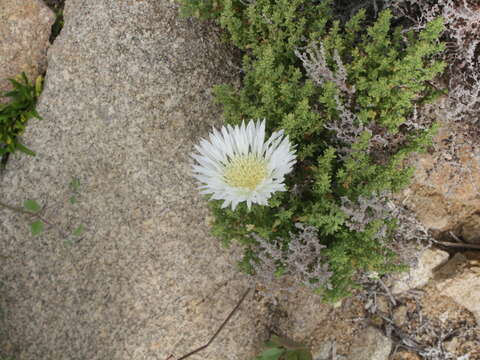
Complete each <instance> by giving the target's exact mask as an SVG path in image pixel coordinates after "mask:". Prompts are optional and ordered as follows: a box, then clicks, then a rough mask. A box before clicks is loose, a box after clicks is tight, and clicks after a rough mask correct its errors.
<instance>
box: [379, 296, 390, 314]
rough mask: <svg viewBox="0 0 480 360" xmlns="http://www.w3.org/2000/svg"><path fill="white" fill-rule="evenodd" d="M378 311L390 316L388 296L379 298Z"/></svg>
mask: <svg viewBox="0 0 480 360" xmlns="http://www.w3.org/2000/svg"><path fill="white" fill-rule="evenodd" d="M377 310H378V311H380V312H381V313H383V314H390V302H389V301H388V299H387V297H386V296H378V297H377Z"/></svg>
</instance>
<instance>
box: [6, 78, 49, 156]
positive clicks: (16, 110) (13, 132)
mask: <svg viewBox="0 0 480 360" xmlns="http://www.w3.org/2000/svg"><path fill="white" fill-rule="evenodd" d="M10 82H11V83H12V86H13V90H12V91H8V92H6V93H4V94H0V97H4V98H10V99H9V101H7V102H6V103H4V104H2V103H0V157H1V158H2V165H4V164H5V162H6V159H7V156H8V154H10V153H13V152H15V151H17V150H20V151H22V152H24V153H26V154H29V155H35V153H34V152H33V151H32V150H30V149H28V148H27V147H26V146H24V145H23V144H22V143H21V142H20V139H19V137H20V136H21V135H22V134H23V132H24V131H25V127H26V125H27V122H28V120H30V119H31V118H37V119H40V118H41V117H40V115H38V113H37V111H36V110H35V106H36V105H37V99H38V96H40V93H41V91H42V78H41V77H39V78H38V79H37V81H36V82H35V83H31V82H30V81H29V80H28V79H27V76H26V75H25V73H22V74H21V76H19V77H18V78H17V79H10Z"/></svg>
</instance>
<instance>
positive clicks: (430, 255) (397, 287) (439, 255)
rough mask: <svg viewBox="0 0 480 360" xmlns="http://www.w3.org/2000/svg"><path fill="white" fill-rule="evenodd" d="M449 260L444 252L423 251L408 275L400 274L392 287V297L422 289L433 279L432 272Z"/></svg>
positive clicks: (436, 250) (433, 249)
mask: <svg viewBox="0 0 480 360" xmlns="http://www.w3.org/2000/svg"><path fill="white" fill-rule="evenodd" d="M448 258H449V255H448V253H447V252H446V251H443V250H440V249H435V248H430V249H427V250H425V251H424V253H423V254H422V256H421V257H420V260H419V262H418V264H417V265H416V266H415V267H412V268H411V269H410V272H409V273H406V274H400V275H398V276H397V278H396V280H395V281H394V283H393V286H392V293H393V294H394V295H397V294H400V293H402V292H405V291H408V290H410V289H413V288H418V287H422V286H424V285H426V284H427V282H428V281H429V280H430V279H431V278H432V277H433V272H434V270H435V269H436V268H438V267H439V266H441V265H443V264H445V263H446V262H447V260H448Z"/></svg>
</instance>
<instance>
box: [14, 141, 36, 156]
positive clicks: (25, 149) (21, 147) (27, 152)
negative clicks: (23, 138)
mask: <svg viewBox="0 0 480 360" xmlns="http://www.w3.org/2000/svg"><path fill="white" fill-rule="evenodd" d="M17 149H18V150H20V151H21V152H23V153H25V154H27V155H31V156H35V152H34V151H32V150H30V149H29V148H27V147H26V146H25V145H22V144H20V143H18V144H17Z"/></svg>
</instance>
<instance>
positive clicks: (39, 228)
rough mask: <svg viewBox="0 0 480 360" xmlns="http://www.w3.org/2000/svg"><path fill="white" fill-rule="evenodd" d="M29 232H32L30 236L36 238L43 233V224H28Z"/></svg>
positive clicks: (38, 221)
mask: <svg viewBox="0 0 480 360" xmlns="http://www.w3.org/2000/svg"><path fill="white" fill-rule="evenodd" d="M30 230H31V232H32V236H37V235H38V234H40V233H41V232H43V222H42V221H41V220H37V221H35V222H33V223H31V224H30Z"/></svg>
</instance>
